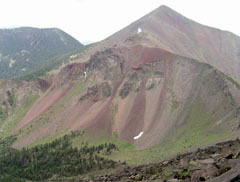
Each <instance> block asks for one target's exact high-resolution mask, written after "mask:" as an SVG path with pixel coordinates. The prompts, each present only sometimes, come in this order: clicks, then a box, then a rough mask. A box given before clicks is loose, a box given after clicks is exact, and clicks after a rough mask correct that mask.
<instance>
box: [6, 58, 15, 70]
mask: <svg viewBox="0 0 240 182" xmlns="http://www.w3.org/2000/svg"><path fill="white" fill-rule="evenodd" d="M15 63H16V61H15V60H13V59H11V60H10V62H9V65H8V67H9V68H12V66H13V65H14V64H15Z"/></svg>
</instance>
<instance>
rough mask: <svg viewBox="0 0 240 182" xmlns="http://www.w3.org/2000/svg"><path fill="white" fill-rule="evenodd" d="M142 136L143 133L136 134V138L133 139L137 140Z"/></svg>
mask: <svg viewBox="0 0 240 182" xmlns="http://www.w3.org/2000/svg"><path fill="white" fill-rule="evenodd" d="M142 135H143V131H142V132H140V133H139V134H138V136H135V137H133V139H134V140H137V139H139V138H140V137H141V136H142Z"/></svg>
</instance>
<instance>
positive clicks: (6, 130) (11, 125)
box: [1, 95, 39, 137]
mask: <svg viewBox="0 0 240 182" xmlns="http://www.w3.org/2000/svg"><path fill="white" fill-rule="evenodd" d="M38 98H39V96H38V95H33V96H29V97H28V99H27V102H26V104H25V105H24V106H20V107H18V108H17V109H16V111H15V112H14V113H13V118H10V119H9V120H7V121H6V123H4V126H3V131H2V132H3V133H2V134H1V135H2V136H5V137H6V136H8V135H9V134H10V133H11V132H12V131H13V130H14V129H15V128H16V126H17V124H18V122H19V121H20V120H21V119H23V117H24V116H25V114H26V113H27V112H28V110H29V109H30V108H31V106H32V105H33V104H34V103H35V101H36V100H37V99H38Z"/></svg>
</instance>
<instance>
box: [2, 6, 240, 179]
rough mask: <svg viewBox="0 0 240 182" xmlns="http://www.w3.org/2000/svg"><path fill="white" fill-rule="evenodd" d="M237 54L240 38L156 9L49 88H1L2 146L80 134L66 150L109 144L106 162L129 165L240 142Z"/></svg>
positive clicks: (77, 58)
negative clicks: (11, 139)
mask: <svg viewBox="0 0 240 182" xmlns="http://www.w3.org/2000/svg"><path fill="white" fill-rule="evenodd" d="M239 51H240V39H239V37H238V36H236V35H234V34H232V33H229V32H224V31H221V30H218V29H215V28H211V27H206V26H203V25H200V24H198V23H196V22H194V21H192V20H189V19H187V18H185V17H183V16H182V15H180V14H178V13H177V12H175V11H174V10H171V9H170V8H168V7H166V6H161V7H160V8H158V9H157V10H155V11H153V12H152V13H150V14H148V15H146V16H145V17H143V18H141V19H140V20H138V21H136V22H135V23H133V24H131V25H129V26H128V27H126V28H124V29H123V30H121V31H119V32H117V33H116V34H114V35H112V36H111V37H109V38H107V39H106V40H103V41H101V42H99V43H96V44H94V45H92V46H90V47H88V48H86V49H85V50H83V51H81V52H79V53H78V54H74V56H71V57H70V58H71V63H70V64H67V65H66V66H64V67H63V68H62V69H61V70H60V71H59V72H58V73H57V74H55V75H53V76H52V77H50V78H44V79H38V80H37V81H32V82H26V81H8V80H5V81H2V82H0V88H4V89H2V90H1V91H0V101H1V103H2V106H1V107H2V113H3V114H2V116H1V117H2V118H4V119H2V120H1V123H2V124H1V125H0V131H2V132H1V133H0V136H1V137H6V136H10V135H15V136H16V137H17V138H16V140H15V141H14V142H13V144H12V147H13V148H15V149H22V148H23V147H29V148H30V149H31V148H34V147H36V146H41V145H44V144H50V143H52V142H53V143H54V141H56V139H59V138H61V137H64V136H65V135H67V134H69V133H71V132H74V131H84V135H81V136H77V137H76V138H74V139H72V140H71V142H72V143H71V144H72V147H77V148H78V149H81V143H82V142H87V143H89V145H90V146H96V145H97V146H98V145H101V144H104V143H106V142H109V143H112V144H114V145H116V148H117V150H115V151H113V152H112V153H110V154H109V155H108V156H106V158H107V159H109V160H114V161H120V162H127V164H129V165H138V164H147V163H150V162H157V161H160V160H163V159H166V158H169V157H172V156H174V155H178V154H181V153H183V152H191V151H193V150H196V149H197V148H199V147H207V146H209V145H214V144H216V143H218V142H222V141H226V140H230V139H234V138H237V137H239V135H240V122H239V121H240V115H239V114H240V112H239V108H240V84H239V81H240V77H239V74H238V73H239V71H238V69H239V67H240V63H239V59H240V57H239ZM18 84H22V85H23V86H22V87H21V89H17V88H18ZM6 85H7V86H6ZM32 96H33V97H34V99H30V100H29V99H27V98H32ZM23 98H25V99H23ZM26 99H27V100H26ZM25 103H29V104H25ZM22 105H24V107H21V106H22ZM23 108H24V109H23ZM22 109H23V110H22ZM6 110H7V114H6ZM19 110H20V111H19ZM3 111H4V112H3ZM19 112H20V113H21V114H18V113H19ZM237 142H238V141H237ZM236 145H237V146H238V144H236ZM234 155H235V153H234ZM197 159H198V160H200V159H199V158H197ZM204 159H205V158H204ZM188 162H189V161H188ZM33 170H34V168H33ZM104 172H106V171H104ZM191 172H193V171H191ZM191 175H192V173H191Z"/></svg>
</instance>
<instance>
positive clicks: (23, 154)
mask: <svg viewBox="0 0 240 182" xmlns="http://www.w3.org/2000/svg"><path fill="white" fill-rule="evenodd" d="M79 135H82V133H81V132H72V133H71V134H69V135H65V136H64V137H61V138H59V139H56V140H54V141H52V142H51V143H46V144H44V145H37V146H34V147H32V148H23V149H22V150H16V149H13V148H11V145H12V143H13V142H14V141H15V140H14V138H13V139H12V138H6V139H5V140H2V139H1V138H0V166H1V175H0V176H1V177H0V179H2V180H3V181H6V180H9V181H20V182H21V181H29V180H31V181H40V180H47V179H49V178H52V177H53V176H54V177H56V176H60V177H73V176H78V175H81V174H84V173H88V172H91V171H94V170H103V169H109V168H115V167H116V165H118V163H117V162H115V161H113V160H110V159H107V158H105V157H103V154H104V153H111V152H112V151H114V150H116V149H117V147H116V145H115V144H112V143H105V144H100V145H92V146H89V145H88V144H87V143H85V144H84V145H83V146H82V147H80V148H76V147H75V148H73V147H72V142H71V141H72V139H73V138H75V137H77V136H79ZM15 139H16V138H15Z"/></svg>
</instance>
